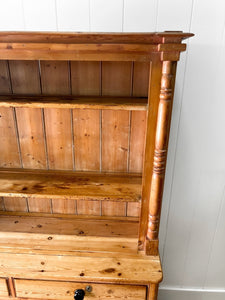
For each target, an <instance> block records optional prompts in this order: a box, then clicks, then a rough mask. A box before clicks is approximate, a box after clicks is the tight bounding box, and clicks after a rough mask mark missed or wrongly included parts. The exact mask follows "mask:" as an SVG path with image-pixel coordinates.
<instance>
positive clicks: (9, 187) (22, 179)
mask: <svg viewBox="0 0 225 300" xmlns="http://www.w3.org/2000/svg"><path fill="white" fill-rule="evenodd" d="M0 196H14V197H31V198H32V197H35V198H43V197H45V198H48V199H49V198H50V199H51V198H59V199H86V200H114V201H140V199H141V176H140V175H139V174H128V173H126V174H122V173H121V174H113V173H111V174H108V173H107V174H104V173H92V172H69V171H67V172H65V171H61V172H60V171H57V172H56V171H44V170H43V171H32V170H20V169H17V170H15V169H14V170H13V171H12V170H9V169H1V170H0Z"/></svg>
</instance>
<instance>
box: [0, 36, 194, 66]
mask: <svg viewBox="0 0 225 300" xmlns="http://www.w3.org/2000/svg"><path fill="white" fill-rule="evenodd" d="M191 36H193V34H191V33H183V32H179V31H178V32H161V33H157V32H156V33H135V34H134V33H104V34H103V33H53V32H46V33H40V32H2V33H0V59H23V60H30V59H34V60H101V61H106V60H111V61H112V60H115V61H121V60H122V61H150V60H152V59H153V57H154V53H160V54H163V53H166V55H167V58H168V57H171V55H169V56H168V53H172V56H173V60H178V59H179V53H180V52H181V51H185V49H186V45H185V44H182V43H181V42H182V40H183V39H185V38H188V37H191ZM162 59H164V58H163V56H162Z"/></svg>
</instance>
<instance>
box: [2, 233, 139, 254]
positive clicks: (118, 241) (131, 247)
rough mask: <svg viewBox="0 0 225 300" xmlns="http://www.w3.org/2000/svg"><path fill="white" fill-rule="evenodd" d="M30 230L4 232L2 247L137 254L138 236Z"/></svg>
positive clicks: (26, 250) (38, 251) (34, 251)
mask: <svg viewBox="0 0 225 300" xmlns="http://www.w3.org/2000/svg"><path fill="white" fill-rule="evenodd" d="M55 232H56V231H55ZM97 235H98V233H96V236H91V235H90V236H84V234H83V235H82V234H81V235H78V236H76V235H72V236H71V235H65V234H57V232H56V233H55V234H51V235H50V234H42V233H35V234H34V233H27V232H20V233H19V232H13V231H12V232H9V231H7V232H3V231H1V232H0V251H2V252H15V251H16V253H32V254H48V255H50V254H56V253H58V254H59V253H60V255H76V252H79V253H84V252H87V253H91V252H94V253H106V254H109V253H111V254H112V255H118V256H124V255H127V256H134V255H136V254H137V237H136V238H131V237H119V236H118V237H102V236H101V237H100V236H97Z"/></svg>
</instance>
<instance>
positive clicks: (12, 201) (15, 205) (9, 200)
mask: <svg viewBox="0 0 225 300" xmlns="http://www.w3.org/2000/svg"><path fill="white" fill-rule="evenodd" d="M4 204H5V210H6V211H19V212H27V211H28V210H27V199H26V198H19V197H4Z"/></svg>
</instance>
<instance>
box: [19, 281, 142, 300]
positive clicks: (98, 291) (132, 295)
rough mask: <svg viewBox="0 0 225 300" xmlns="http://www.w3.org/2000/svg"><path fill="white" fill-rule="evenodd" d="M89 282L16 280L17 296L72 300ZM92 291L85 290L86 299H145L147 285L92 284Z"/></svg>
mask: <svg viewBox="0 0 225 300" xmlns="http://www.w3.org/2000/svg"><path fill="white" fill-rule="evenodd" d="M87 286H88V283H77V282H59V281H58V282H50V281H40V280H37V281H36V280H35V281H34V280H29V281H28V280H20V279H16V280H15V287H16V294H17V297H26V298H27V297H29V298H35V299H59V300H61V299H65V300H67V299H68V300H71V299H72V298H73V296H74V291H75V290H76V289H83V290H85V288H86V287H87ZM91 288H92V291H91V292H87V291H86V290H85V299H86V298H87V299H103V300H106V299H124V297H126V299H128V300H133V299H139V300H144V299H145V294H146V287H144V286H127V285H114V284H91Z"/></svg>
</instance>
